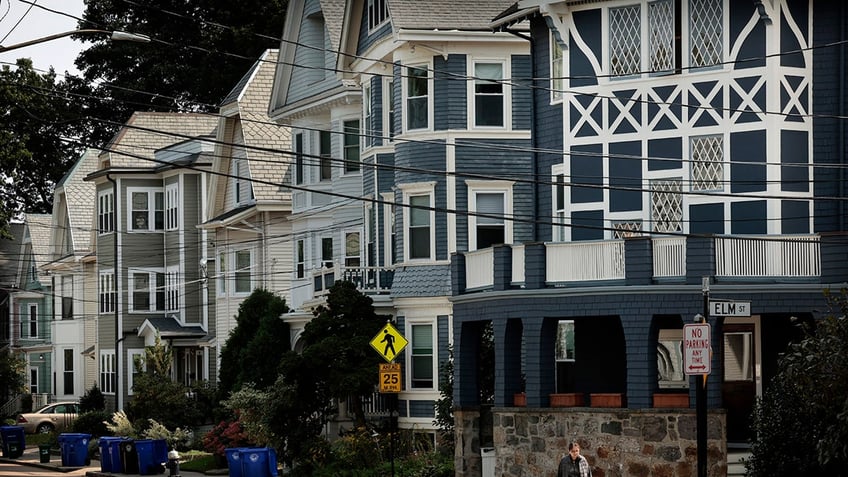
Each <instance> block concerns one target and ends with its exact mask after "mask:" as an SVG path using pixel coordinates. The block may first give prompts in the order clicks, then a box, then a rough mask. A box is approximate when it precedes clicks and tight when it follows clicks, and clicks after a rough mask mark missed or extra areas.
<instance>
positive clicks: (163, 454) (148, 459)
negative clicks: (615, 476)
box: [135, 439, 168, 475]
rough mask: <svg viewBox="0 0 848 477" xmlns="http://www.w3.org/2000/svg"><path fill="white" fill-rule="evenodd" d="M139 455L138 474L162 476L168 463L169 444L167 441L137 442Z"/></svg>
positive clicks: (150, 440) (145, 440)
mask: <svg viewBox="0 0 848 477" xmlns="http://www.w3.org/2000/svg"><path fill="white" fill-rule="evenodd" d="M135 451H136V453H137V454H138V473H139V474H141V475H154V474H161V473H162V472H164V470H165V466H164V464H165V463H167V462H168V443H167V442H166V441H165V439H141V440H137V441H135Z"/></svg>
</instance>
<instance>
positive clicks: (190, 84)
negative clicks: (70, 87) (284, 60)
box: [75, 0, 288, 121]
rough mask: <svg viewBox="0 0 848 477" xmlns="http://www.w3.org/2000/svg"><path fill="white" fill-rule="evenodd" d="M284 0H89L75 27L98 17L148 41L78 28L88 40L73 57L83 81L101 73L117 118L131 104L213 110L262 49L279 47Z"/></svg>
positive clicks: (94, 21) (126, 113)
mask: <svg viewBox="0 0 848 477" xmlns="http://www.w3.org/2000/svg"><path fill="white" fill-rule="evenodd" d="M287 5H288V1H287V0H271V1H261V0H244V1H241V2H230V1H226V0H197V1H192V2H187V1H184V0H137V1H133V2H125V1H115V0H102V1H97V2H93V1H89V2H86V9H85V12H84V13H83V21H82V22H80V26H81V27H84V26H86V25H92V24H93V25H105V26H106V28H107V29H110V30H122V31H128V32H132V33H137V34H143V35H147V36H149V37H151V38H152V39H153V41H152V42H150V43H143V44H139V43H133V42H111V41H109V40H108V39H107V38H101V37H94V36H91V35H86V36H83V35H79V36H77V39H79V40H83V41H93V44H92V46H91V47H89V48H87V49H86V50H84V51H82V52H81V53H80V55H79V56H78V57H77V60H76V62H75V64H76V65H77V67H78V68H79V69H80V70H81V71H83V73H84V77H85V79H86V80H87V81H88V82H94V81H96V80H98V79H100V80H102V84H103V85H104V86H102V87H100V88H99V90H100V91H99V92H100V93H102V94H106V95H107V97H113V98H115V99H117V100H118V103H116V104H115V106H119V107H120V108H121V111H119V112H118V115H117V117H115V118H114V119H115V120H117V121H123V120H125V119H126V118H128V117H129V113H131V112H132V111H133V110H159V111H173V110H206V111H214V110H217V105H218V104H220V101H221V100H222V99H223V98H224V96H225V95H226V94H227V93H228V92H229V90H230V89H231V88H232V87H233V86H234V85H235V84H236V83H237V82H238V80H239V79H240V78H241V77H242V75H243V74H244V73H245V72H246V71H247V70H248V69H249V68H250V66H251V65H252V64H253V63H254V62H255V61H256V59H257V58H259V56H260V55H261V54H262V52H263V51H265V50H266V49H268V48H278V47H279V43H280V41H279V38H280V36H281V33H282V28H283V24H284V19H285V12H286V8H287ZM198 79H202V81H199V80H198ZM145 92H146V93H152V94H145ZM119 118H121V119H119Z"/></svg>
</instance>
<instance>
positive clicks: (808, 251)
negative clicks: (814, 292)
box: [715, 235, 821, 277]
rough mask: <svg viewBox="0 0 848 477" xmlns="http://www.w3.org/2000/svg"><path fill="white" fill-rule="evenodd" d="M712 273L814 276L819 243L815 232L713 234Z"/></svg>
mask: <svg viewBox="0 0 848 477" xmlns="http://www.w3.org/2000/svg"><path fill="white" fill-rule="evenodd" d="M715 254H716V276H719V277H818V276H820V275H821V246H820V242H819V237H818V236H817V235H768V236H762V237H717V238H716V239H715Z"/></svg>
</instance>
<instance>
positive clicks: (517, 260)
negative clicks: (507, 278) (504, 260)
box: [511, 245, 524, 284]
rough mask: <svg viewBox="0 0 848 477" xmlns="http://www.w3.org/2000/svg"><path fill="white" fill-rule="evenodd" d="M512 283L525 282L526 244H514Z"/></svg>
mask: <svg viewBox="0 0 848 477" xmlns="http://www.w3.org/2000/svg"><path fill="white" fill-rule="evenodd" d="M511 281H512V283H516V284H521V283H524V245H513V246H512V280H511Z"/></svg>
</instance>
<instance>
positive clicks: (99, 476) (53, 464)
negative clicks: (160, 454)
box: [0, 446, 227, 477]
mask: <svg viewBox="0 0 848 477" xmlns="http://www.w3.org/2000/svg"><path fill="white" fill-rule="evenodd" d="M0 461H4V462H16V463H18V464H22V465H27V466H32V467H39V468H41V469H45V470H52V471H54V472H57V473H67V472H73V471H77V472H76V473H78V471H80V470H84V471H85V474H84V475H85V476H86V477H113V476H114V477H135V476H138V475H139V474H120V473H112V472H101V471H100V461H97V460H92V461H91V464H90V465H87V466H85V467H82V468H80V467H63V466H62V458H61V457H60V456H59V455H58V454H55V453H54V454H52V455H51V456H50V462H49V463H44V464H42V463H41V461H40V458H39V456H38V446H27V447H26V448H25V449H24V453H23V455H21V456H20V457H19V458H17V459H8V458H6V457H0ZM168 474H169V471H168V470H167V469H165V472H164V473H163V474H158V475H161V476H167V475H168ZM179 475H180V476H181V477H206V474H202V473H200V472H190V471H184V470H180V474H179ZM217 475H222V474H217ZM223 475H227V474H226V473H224V474H223Z"/></svg>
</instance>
